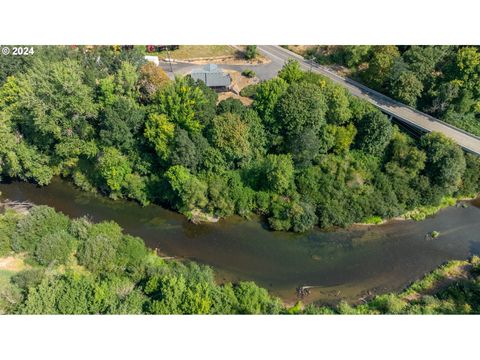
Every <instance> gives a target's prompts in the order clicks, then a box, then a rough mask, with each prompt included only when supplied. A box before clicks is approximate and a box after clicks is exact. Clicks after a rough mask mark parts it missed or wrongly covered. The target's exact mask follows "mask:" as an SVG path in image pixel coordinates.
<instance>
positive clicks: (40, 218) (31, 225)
mask: <svg viewBox="0 0 480 360" xmlns="http://www.w3.org/2000/svg"><path fill="white" fill-rule="evenodd" d="M68 225H69V220H68V217H66V216H65V215H63V214H62V213H57V212H55V210H54V209H52V208H50V207H48V206H35V207H34V208H33V209H32V210H30V213H29V214H28V215H27V216H25V217H23V218H22V219H20V221H19V222H18V224H17V228H16V231H15V233H14V234H13V236H12V248H13V249H14V250H15V251H17V252H20V251H27V252H30V253H33V252H34V250H35V248H36V246H37V243H38V242H39V241H40V240H41V239H42V238H43V237H45V236H47V235H49V234H53V233H56V232H60V231H68Z"/></svg>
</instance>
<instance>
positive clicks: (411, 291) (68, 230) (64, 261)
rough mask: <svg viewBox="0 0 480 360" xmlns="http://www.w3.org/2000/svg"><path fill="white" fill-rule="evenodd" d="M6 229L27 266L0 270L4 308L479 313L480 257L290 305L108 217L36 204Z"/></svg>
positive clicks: (6, 248)
mask: <svg viewBox="0 0 480 360" xmlns="http://www.w3.org/2000/svg"><path fill="white" fill-rule="evenodd" d="M0 230H1V231H0V251H1V253H0V257H5V256H13V257H16V258H17V259H23V260H24V262H25V265H24V266H22V267H21V268H19V269H18V270H11V271H7V270H0V314H402V313H409V314H437V313H455V314H457V313H459V314H462V313H480V282H479V281H480V277H479V274H480V265H479V263H480V262H479V260H478V258H476V257H474V258H472V259H471V260H470V261H452V262H449V263H447V264H445V265H444V266H442V267H440V268H438V269H436V270H435V271H433V272H432V273H430V274H428V275H426V276H425V277H424V278H423V279H421V280H419V281H416V282H414V283H413V284H412V285H411V286H410V287H408V288H407V289H406V290H405V291H403V292H401V293H400V294H386V295H379V296H376V297H375V298H373V299H371V300H370V301H368V302H366V303H364V304H360V305H356V306H352V305H349V304H348V303H346V302H344V301H343V302H340V304H339V305H338V306H335V307H326V306H317V305H315V304H311V305H308V306H303V304H302V303H301V302H298V303H297V304H295V305H294V306H292V307H287V306H285V305H284V304H282V302H281V301H280V300H279V299H277V298H275V297H272V296H271V295H269V294H268V292H267V291H266V290H265V289H262V288H260V287H258V286H256V285H255V284H254V283H252V282H240V283H237V284H230V283H227V284H224V285H217V284H216V283H215V281H214V274H213V271H212V270H211V269H210V268H209V267H207V266H201V265H197V264H196V263H193V262H178V261H176V260H163V259H162V258H161V257H159V256H157V254H156V253H155V252H153V251H151V250H149V249H147V248H146V247H145V245H144V243H143V241H142V239H140V238H137V237H133V236H130V235H127V234H124V233H123V231H122V229H121V228H120V226H118V225H117V224H116V223H115V222H112V221H105V222H101V223H97V224H93V223H91V222H90V221H88V220H87V219H85V218H78V219H73V220H71V219H69V218H68V217H66V216H65V215H63V214H61V213H58V212H55V210H53V209H52V208H49V207H46V206H36V207H33V208H32V209H31V210H30V212H29V213H28V214H23V215H21V214H19V213H17V212H15V211H13V210H7V211H5V212H4V213H3V214H0ZM292 291H293V290H292Z"/></svg>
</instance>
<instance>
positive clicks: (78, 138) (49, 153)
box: [0, 46, 480, 232]
mask: <svg viewBox="0 0 480 360" xmlns="http://www.w3.org/2000/svg"><path fill="white" fill-rule="evenodd" d="M143 55H144V54H143V52H142V49H141V48H138V47H135V48H133V49H129V50H126V49H120V48H115V47H101V46H99V47H88V48H85V47H67V46H65V47H58V46H57V47H39V48H38V50H37V52H36V54H35V56H32V57H23V58H22V59H18V58H14V57H0V134H1V139H2V141H1V143H0V176H2V178H4V179H8V178H15V179H21V180H24V181H30V182H35V183H38V184H39V185H47V184H48V183H49V182H50V181H51V179H52V177H53V176H58V175H59V176H62V177H65V178H69V179H71V180H72V181H73V182H74V183H75V184H76V185H77V186H79V187H80V188H82V189H84V190H86V191H98V192H100V193H102V194H105V195H108V196H110V197H111V198H114V199H118V198H128V199H132V200H134V201H138V202H139V203H141V204H143V205H145V204H148V203H150V202H155V203H158V204H162V205H164V206H168V207H170V208H173V209H176V210H178V211H179V212H181V213H183V214H185V215H186V216H189V217H190V218H192V219H193V220H195V219H196V218H197V217H198V218H202V217H203V218H205V217H206V216H205V215H210V216H216V217H226V216H229V215H232V214H239V215H241V216H244V217H248V216H249V215H251V214H252V213H258V214H262V215H264V216H265V218H266V219H267V220H268V223H269V225H270V227H271V228H272V229H275V230H287V231H296V232H302V231H305V230H308V229H310V228H312V227H313V226H314V225H317V224H318V225H319V226H321V227H323V228H328V227H332V226H347V225H349V224H352V223H354V222H362V221H367V220H368V219H369V218H371V217H381V218H389V217H393V216H397V215H400V214H403V213H405V212H406V211H408V210H412V209H415V208H417V207H419V206H424V205H436V204H439V203H440V202H441V201H442V199H443V198H444V197H446V196H472V195H475V194H477V193H478V192H479V186H480V179H479V177H480V159H478V157H474V156H471V155H466V154H464V153H463V151H462V150H461V149H460V148H459V147H458V146H457V145H456V144H454V143H453V142H452V141H451V140H449V139H447V138H445V137H444V136H442V135H440V134H437V133H432V134H429V135H425V136H423V137H422V138H421V139H420V140H419V141H416V140H414V139H412V138H410V137H408V136H407V135H405V134H404V133H402V132H401V131H399V130H398V129H397V128H396V127H395V126H394V125H392V124H391V123H390V121H389V120H388V119H387V117H386V116H385V115H383V114H382V113H381V112H379V111H378V110H376V109H375V108H374V107H372V106H371V105H369V104H368V103H366V102H364V101H362V100H359V99H357V98H354V97H352V96H350V95H349V94H348V93H347V92H346V91H345V90H344V89H343V88H341V87H339V86H337V85H335V84H333V83H331V82H330V81H329V80H327V79H326V78H324V77H322V76H320V75H317V74H314V73H310V72H302V71H301V70H300V68H299V65H298V63H296V62H294V61H292V62H288V63H287V64H285V66H284V68H283V69H282V70H281V71H280V72H279V74H278V77H276V78H274V79H271V80H268V81H264V82H261V83H260V84H258V85H255V86H251V87H249V88H247V89H244V94H248V95H249V96H251V97H252V98H253V104H252V105H251V106H250V107H246V106H244V105H243V104H242V103H241V102H240V101H238V100H235V99H227V100H223V101H221V102H218V97H217V93H215V92H214V91H212V90H211V89H209V88H207V87H206V86H205V85H204V83H203V82H194V81H193V80H192V79H191V78H190V77H188V76H187V77H183V78H177V79H176V80H175V81H170V80H169V79H168V77H167V76H166V74H165V73H164V72H163V70H162V69H161V68H160V67H157V66H155V65H154V64H152V63H148V64H146V63H145V61H144V59H143ZM472 91H473V90H472ZM472 94H473V93H472ZM217 102H218V103H217Z"/></svg>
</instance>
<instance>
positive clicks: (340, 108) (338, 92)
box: [324, 82, 352, 125]
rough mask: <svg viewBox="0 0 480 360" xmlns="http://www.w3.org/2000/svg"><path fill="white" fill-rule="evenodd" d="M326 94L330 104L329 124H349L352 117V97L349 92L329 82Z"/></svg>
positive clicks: (327, 116) (327, 117)
mask: <svg viewBox="0 0 480 360" xmlns="http://www.w3.org/2000/svg"><path fill="white" fill-rule="evenodd" d="M324 92H325V96H326V100H327V104H328V110H327V113H326V119H327V122H328V123H330V124H336V125H343V124H345V123H347V122H348V121H349V120H350V119H351V117H352V111H351V110H350V97H349V95H348V93H347V91H346V90H345V89H344V88H342V87H340V86H338V85H336V84H333V83H331V82H327V84H326V86H325V88H324Z"/></svg>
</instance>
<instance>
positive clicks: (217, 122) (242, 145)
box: [209, 113, 252, 164]
mask: <svg viewBox="0 0 480 360" xmlns="http://www.w3.org/2000/svg"><path fill="white" fill-rule="evenodd" d="M209 133H210V140H211V142H212V145H213V146H214V147H215V148H217V149H219V150H220V151H221V152H222V153H223V154H224V156H225V159H226V160H227V161H229V162H232V163H234V164H235V163H239V162H242V161H244V160H247V159H249V158H250V156H251V152H252V150H251V148H250V143H249V141H248V140H249V126H248V124H247V123H245V122H244V121H242V119H241V118H240V116H239V115H236V114H232V113H226V114H223V115H218V116H216V117H215V118H214V119H213V121H212V124H211V128H210V131H209Z"/></svg>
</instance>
